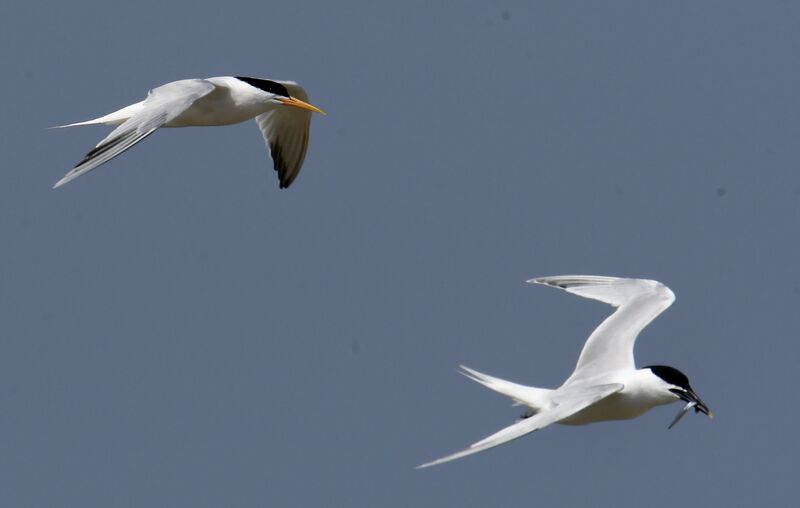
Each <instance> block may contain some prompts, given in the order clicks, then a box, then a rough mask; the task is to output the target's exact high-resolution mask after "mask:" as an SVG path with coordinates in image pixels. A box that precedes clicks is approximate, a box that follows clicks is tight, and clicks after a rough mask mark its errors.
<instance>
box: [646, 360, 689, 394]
mask: <svg viewBox="0 0 800 508" xmlns="http://www.w3.org/2000/svg"><path fill="white" fill-rule="evenodd" d="M645 369H650V370H651V371H653V374H655V375H656V376H658V377H660V378H661V379H663V380H664V381H666V382H667V383H669V384H671V385H675V386H679V387H681V388H683V389H684V390H691V389H692V387H691V385H690V384H689V378H688V377H686V374H684V373H683V372H681V371H679V370H678V369H676V368H674V367H669V366H667V365H649V366H647V367H645Z"/></svg>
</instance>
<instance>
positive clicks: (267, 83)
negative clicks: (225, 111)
mask: <svg viewBox="0 0 800 508" xmlns="http://www.w3.org/2000/svg"><path fill="white" fill-rule="evenodd" d="M236 79H238V80H239V81H244V82H245V83H247V84H248V85H250V86H252V87H255V88H258V89H259V90H261V91H263V92H264V93H266V94H268V95H269V96H270V97H268V100H269V101H274V102H277V103H279V104H284V105H286V106H294V107H296V108H300V109H307V110H308V111H313V112H314V113H320V114H323V115H324V114H325V112H324V111H322V110H321V109H319V108H318V107H316V106H312V105H311V104H309V103H307V102H305V101H301V100H300V99H298V98H297V97H292V96H291V95H290V94H289V90H288V89H287V88H286V86H285V85H283V84H282V83H279V82H278V81H271V80H269V79H259V78H248V77H246V76H236Z"/></svg>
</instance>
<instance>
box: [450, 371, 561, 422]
mask: <svg viewBox="0 0 800 508" xmlns="http://www.w3.org/2000/svg"><path fill="white" fill-rule="evenodd" d="M460 367H461V373H462V374H464V375H465V376H467V377H468V378H470V379H471V380H473V381H475V382H477V383H480V384H482V385H483V386H485V387H486V388H489V389H490V390H494V391H496V392H498V393H502V394H503V395H505V396H507V397H511V399H513V400H514V402H515V403H516V404H518V405H523V406H528V407H529V408H531V409H532V410H533V411H534V412H538V411H541V410H542V409H545V408H547V407H548V406H549V405H550V394H551V393H552V391H553V390H548V389H547V388H536V387H534V386H525V385H520V384H517V383H512V382H511V381H506V380H505V379H500V378H498V377H494V376H490V375H488V374H483V373H482V372H478V371H477V370H473V369H470V368H469V367H465V366H464V365H461V366H460Z"/></svg>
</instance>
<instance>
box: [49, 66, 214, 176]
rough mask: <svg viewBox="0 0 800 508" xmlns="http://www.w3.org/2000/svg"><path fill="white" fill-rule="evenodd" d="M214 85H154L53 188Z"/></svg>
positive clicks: (132, 142)
mask: <svg viewBox="0 0 800 508" xmlns="http://www.w3.org/2000/svg"><path fill="white" fill-rule="evenodd" d="M215 88H216V87H215V86H214V85H213V84H212V83H209V82H208V81H206V80H203V79H184V80H181V81H173V82H172V83H167V84H166V85H162V86H159V87H158V88H154V89H153V90H151V91H150V93H149V94H148V95H147V99H145V100H144V102H143V103H142V108H141V110H140V111H139V112H138V113H136V114H134V115H133V116H132V117H130V118H129V119H128V120H126V121H125V122H124V123H123V124H122V125H120V126H119V127H117V128H116V129H114V130H113V131H111V134H109V135H108V136H106V137H105V139H103V140H102V141H100V143H98V144H97V146H96V147H94V148H93V149H92V150H91V151H90V152H89V153H87V154H86V156H84V158H83V159H82V160H81V161H80V162H78V164H76V165H75V167H74V168H73V169H72V170H71V171H70V172H69V173H67V174H66V175H65V176H64V178H62V179H61V180H59V181H58V182H56V184H55V185H54V186H53V188H54V189H56V188H58V187H61V186H62V185H64V184H65V183H67V182H70V181H72V180H74V179H76V178H78V177H79V176H81V175H83V174H85V173H88V172H89V171H91V170H93V169H95V168H96V167H98V166H100V165H101V164H104V163H106V162H108V161H110V160H111V159H113V158H114V157H116V156H117V155H119V154H121V153H122V152H124V151H125V150H127V149H128V148H130V147H132V146H133V145H135V144H136V143H138V142H139V141H141V140H143V139H144V138H146V137H147V136H149V135H150V134H152V133H154V132H155V131H156V129H158V128H159V127H161V126H162V125H164V124H165V123H167V122H169V121H171V120H172V119H174V118H175V117H177V116H178V115H180V114H181V113H183V112H184V111H186V110H187V109H188V108H189V106H191V105H192V104H194V102H195V101H196V100H197V99H199V98H201V97H203V96H205V95H208V94H209V93H211V92H212V91H213V90H214V89H215Z"/></svg>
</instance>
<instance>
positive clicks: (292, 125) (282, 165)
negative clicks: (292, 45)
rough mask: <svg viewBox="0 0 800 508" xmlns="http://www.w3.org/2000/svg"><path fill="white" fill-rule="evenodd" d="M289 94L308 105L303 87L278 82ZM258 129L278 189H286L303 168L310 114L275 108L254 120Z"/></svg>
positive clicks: (292, 83)
mask: <svg viewBox="0 0 800 508" xmlns="http://www.w3.org/2000/svg"><path fill="white" fill-rule="evenodd" d="M278 83H281V84H282V85H284V86H285V87H286V89H287V90H289V93H290V94H291V96H292V97H295V98H297V99H300V100H301V101H304V102H308V94H306V91H305V90H303V87H302V86H300V85H298V84H297V83H295V82H293V81H278ZM256 123H258V128H259V129H261V135H262V136H264V142H265V143H266V144H267V148H268V149H269V153H270V156H271V157H272V162H273V164H274V167H275V171H277V172H278V180H279V181H280V187H281V189H285V188H287V187H289V186H290V185H291V184H292V182H293V181H294V179H295V178H297V175H298V173H300V168H301V167H303V160H305V158H306V149H307V148H308V128H309V126H310V125H311V111H308V110H305V109H300V108H293V107H286V106H283V105H279V104H276V105H275V106H274V107H273V108H272V109H270V110H269V111H267V112H266V113H262V114H260V115H258V116H257V117H256Z"/></svg>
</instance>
